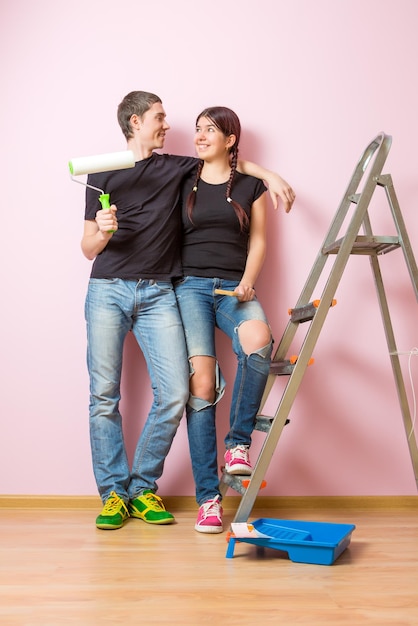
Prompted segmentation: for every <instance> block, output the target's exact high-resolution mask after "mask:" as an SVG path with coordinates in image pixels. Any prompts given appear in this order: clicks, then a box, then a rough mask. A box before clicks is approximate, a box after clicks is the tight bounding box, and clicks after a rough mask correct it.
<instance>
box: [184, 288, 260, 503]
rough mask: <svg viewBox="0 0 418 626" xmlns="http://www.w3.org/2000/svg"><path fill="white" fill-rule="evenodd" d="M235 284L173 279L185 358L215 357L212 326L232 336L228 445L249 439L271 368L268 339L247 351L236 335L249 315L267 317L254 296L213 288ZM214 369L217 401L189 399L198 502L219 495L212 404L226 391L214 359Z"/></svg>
mask: <svg viewBox="0 0 418 626" xmlns="http://www.w3.org/2000/svg"><path fill="white" fill-rule="evenodd" d="M237 285H238V282H237V281H227V280H221V279H218V278H198V277H195V276H187V277H185V278H183V280H181V281H178V283H176V285H175V291H176V296H177V302H178V305H179V309H180V313H181V317H182V320H183V325H184V330H185V335H186V343H187V351H188V356H189V358H191V357H193V356H212V357H214V358H216V351H215V327H218V328H220V329H221V330H222V331H223V332H224V333H225V334H226V335H228V336H229V337H230V338H231V340H232V348H233V350H234V352H235V354H236V357H237V372H236V377H235V382H234V388H233V392H232V402H231V409H230V430H229V432H228V433H227V435H226V437H225V446H226V448H233V447H235V446H237V445H250V444H251V433H252V431H253V429H254V425H255V418H256V415H257V411H258V408H259V406H260V402H261V398H262V395H263V392H264V388H265V385H266V381H267V378H268V375H269V371H270V356H271V351H272V341H270V343H269V344H267V345H266V346H260V349H259V350H258V351H257V352H254V353H252V354H249V355H247V354H245V352H244V351H243V349H242V346H241V344H240V341H239V337H238V328H239V326H240V324H242V323H243V322H245V321H248V320H261V321H263V322H265V323H266V324H268V322H267V319H266V316H265V314H264V312H263V309H262V307H261V304H260V303H259V302H258V300H251V301H249V302H239V301H238V300H237V298H235V297H231V296H223V295H216V294H215V289H226V290H230V291H233V290H234V289H235V287H236V286H237ZM216 374H217V376H216V399H215V402H214V403H213V404H211V403H210V402H208V401H206V400H203V399H202V398H197V397H195V396H190V397H189V401H188V405H187V432H188V437H189V446H190V455H191V459H192V468H193V475H194V479H195V483H196V500H197V502H198V504H199V505H201V504H202V503H203V502H206V501H207V500H210V499H211V498H213V497H215V496H216V495H219V478H218V467H217V443H216V425H215V405H216V403H217V402H219V400H220V399H221V397H222V396H223V394H224V390H225V381H224V379H223V376H222V373H221V371H220V368H219V365H218V363H217V364H216Z"/></svg>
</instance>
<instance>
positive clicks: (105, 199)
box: [99, 193, 115, 233]
mask: <svg viewBox="0 0 418 626" xmlns="http://www.w3.org/2000/svg"><path fill="white" fill-rule="evenodd" d="M99 200H100V204H101V205H102V209H103V210H104V211H108V210H109V209H110V194H108V193H102V194H101V195H100V196H99ZM107 232H108V233H114V232H115V231H114V230H108V231H107Z"/></svg>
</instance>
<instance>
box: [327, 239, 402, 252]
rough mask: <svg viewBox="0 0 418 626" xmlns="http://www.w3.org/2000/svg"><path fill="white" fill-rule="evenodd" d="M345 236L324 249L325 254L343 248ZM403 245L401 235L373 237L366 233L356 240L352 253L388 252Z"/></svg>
mask: <svg viewBox="0 0 418 626" xmlns="http://www.w3.org/2000/svg"><path fill="white" fill-rule="evenodd" d="M343 241H344V238H341V239H338V240H337V241H334V243H331V244H330V245H328V246H325V247H324V248H323V250H322V253H323V254H337V253H338V252H339V250H340V248H341V245H342V243H343ZM400 246H401V243H400V241H399V237H389V236H388V237H380V236H377V235H374V236H372V237H369V236H366V235H358V236H357V237H356V239H355V241H354V244H353V248H352V250H351V254H368V255H370V256H371V255H376V254H387V253H388V252H392V250H396V249H397V248H399V247H400Z"/></svg>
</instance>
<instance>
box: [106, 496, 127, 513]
mask: <svg viewBox="0 0 418 626" xmlns="http://www.w3.org/2000/svg"><path fill="white" fill-rule="evenodd" d="M121 505H122V506H123V508H124V509H125V511H126V512H127V513H128V509H127V507H126V504H125V503H124V501H123V500H122V498H119V496H118V494H117V493H115V492H114V491H112V492H111V493H110V496H109V497H108V499H107V500H106V504H105V506H104V509H103V514H104V515H114V514H115V513H117V512H118V511H119V509H120V507H121Z"/></svg>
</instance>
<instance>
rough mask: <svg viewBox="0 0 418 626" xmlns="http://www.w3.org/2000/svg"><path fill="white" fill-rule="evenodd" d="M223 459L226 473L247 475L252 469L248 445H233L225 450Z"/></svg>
mask: <svg viewBox="0 0 418 626" xmlns="http://www.w3.org/2000/svg"><path fill="white" fill-rule="evenodd" d="M224 459H225V472H226V473H227V474H241V475H243V474H244V475H249V474H251V472H252V471H253V468H252V467H251V462H250V455H249V451H248V446H235V448H231V449H230V450H227V451H226V452H225V455H224Z"/></svg>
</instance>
